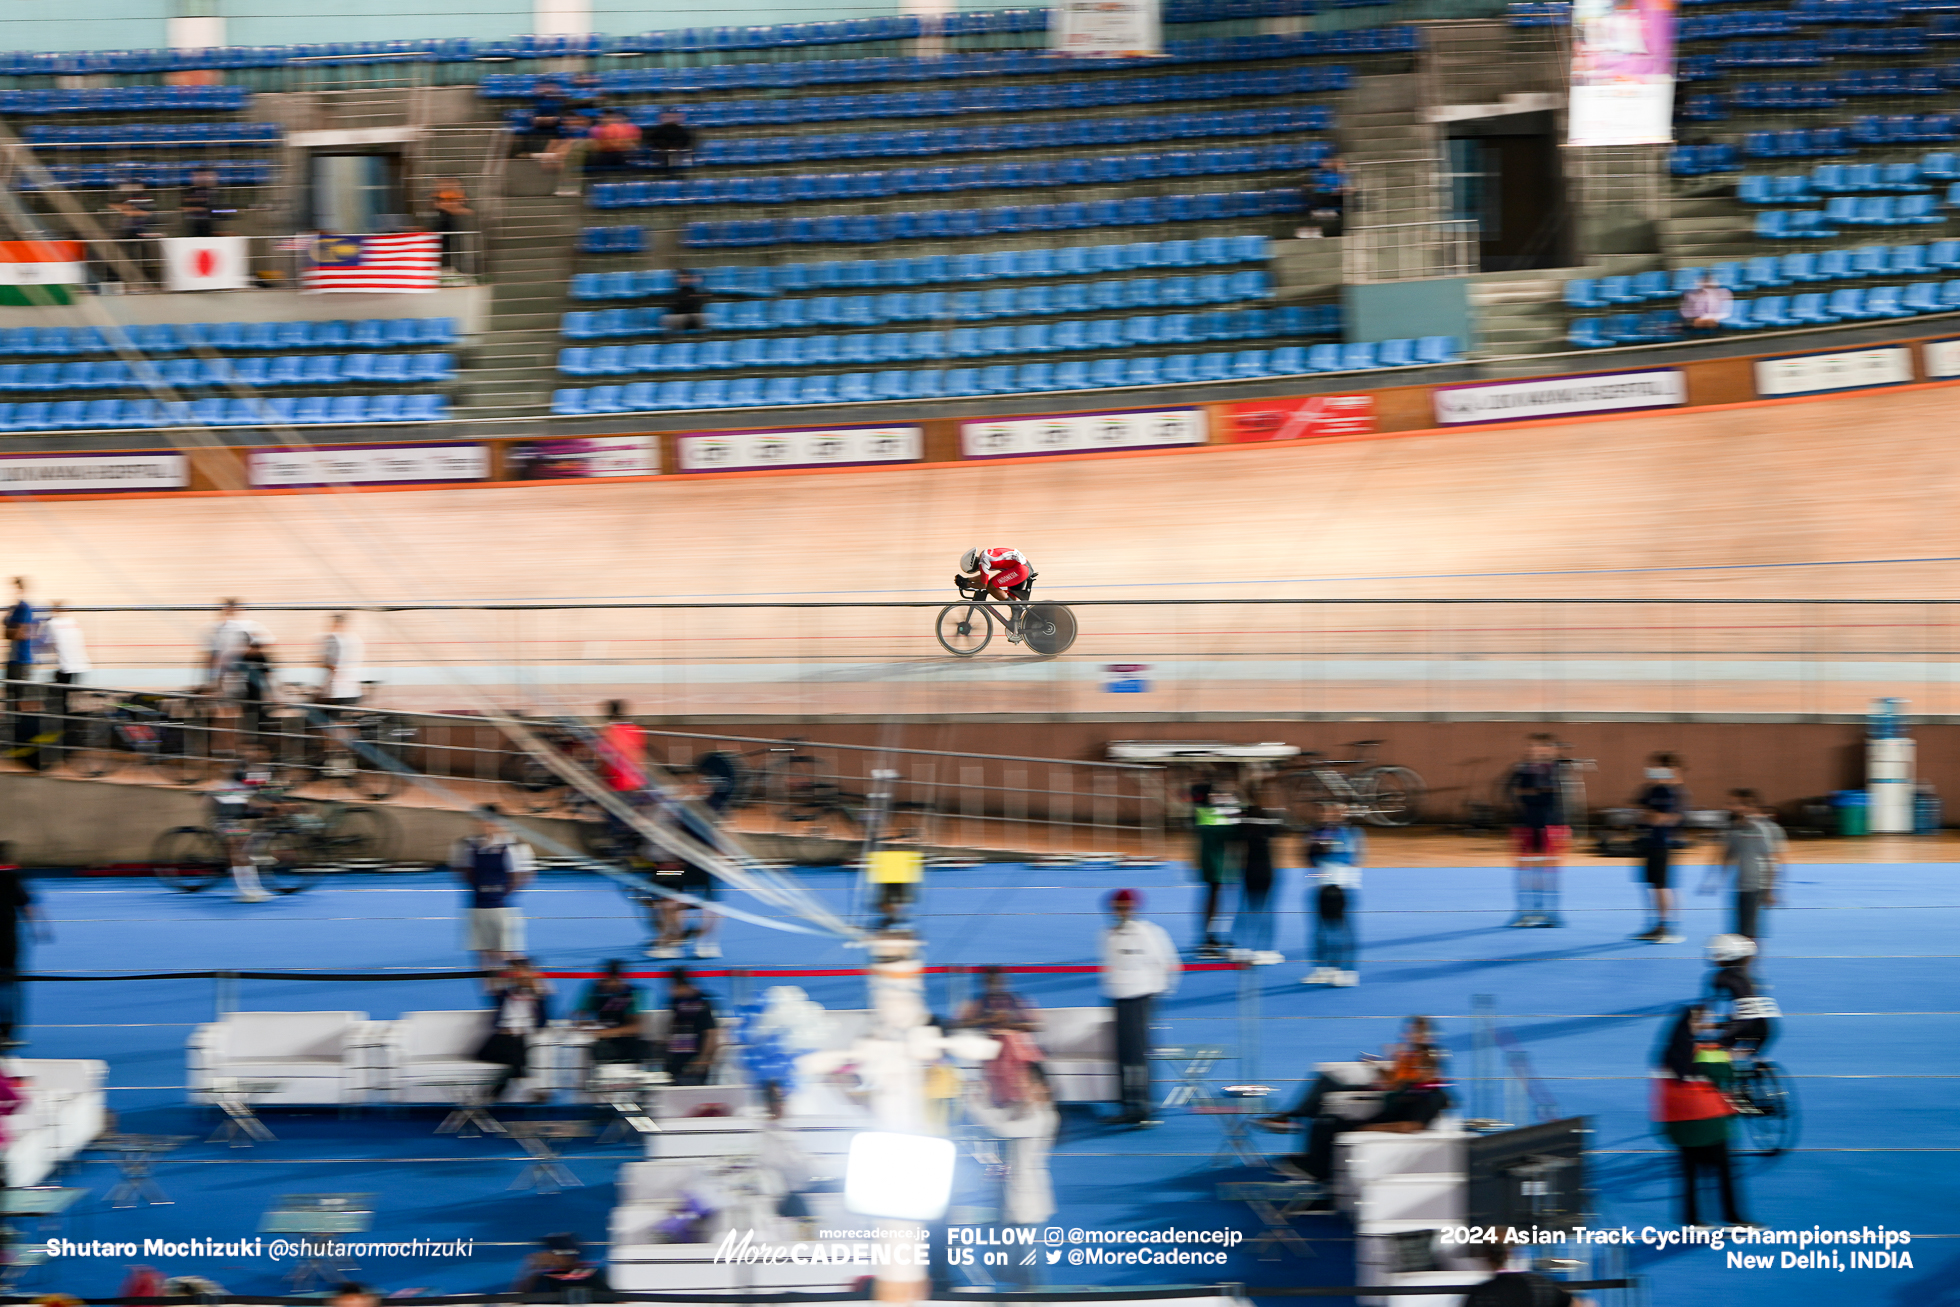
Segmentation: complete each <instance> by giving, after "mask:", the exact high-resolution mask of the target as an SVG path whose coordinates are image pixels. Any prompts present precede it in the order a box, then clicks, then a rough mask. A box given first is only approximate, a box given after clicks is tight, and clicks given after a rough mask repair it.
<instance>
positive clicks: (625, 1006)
mask: <svg viewBox="0 0 1960 1307" xmlns="http://www.w3.org/2000/svg"><path fill="white" fill-rule="evenodd" d="M625 970H626V964H625V963H624V962H622V961H620V960H619V959H618V958H614V959H612V960H611V961H610V962H608V963H606V971H605V974H604V975H602V976H600V977H599V978H598V979H597V980H595V981H593V982H592V983H591V984H589V985H587V986H586V987H585V992H584V993H583V994H581V995H579V1000H578V1007H577V1008H576V1009H574V1011H573V1013H572V1015H574V1016H575V1017H577V1018H578V1019H579V1020H580V1021H582V1022H584V1023H585V1024H586V1025H587V1026H588V1027H589V1028H590V1031H591V1035H592V1064H593V1065H594V1066H597V1065H599V1064H600V1063H601V1062H644V1061H646V1058H647V1042H646V1040H644V1039H642V1038H641V1037H640V987H639V986H638V985H635V984H634V983H633V982H632V981H630V980H628V979H626V977H625V975H624V974H623V973H624V972H625Z"/></svg>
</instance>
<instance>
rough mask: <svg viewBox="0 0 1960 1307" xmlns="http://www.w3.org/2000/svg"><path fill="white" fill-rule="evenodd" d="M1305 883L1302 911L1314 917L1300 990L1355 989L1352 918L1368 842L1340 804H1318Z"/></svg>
mask: <svg viewBox="0 0 1960 1307" xmlns="http://www.w3.org/2000/svg"><path fill="white" fill-rule="evenodd" d="M1306 842H1307V867H1308V869H1309V873H1310V874H1309V877H1308V880H1309V883H1310V884H1312V885H1313V886H1314V888H1313V891H1312V897H1311V899H1310V900H1309V902H1308V904H1307V907H1308V910H1309V911H1311V912H1312V914H1313V964H1314V969H1313V971H1312V972H1310V973H1309V974H1307V975H1304V976H1302V977H1300V983H1301V984H1304V985H1340V986H1347V985H1354V984H1357V983H1359V982H1360V979H1361V976H1360V973H1359V972H1357V971H1356V970H1355V969H1354V953H1355V945H1356V941H1355V936H1354V914H1355V912H1356V910H1357V909H1358V908H1359V907H1360V904H1361V864H1362V862H1363V860H1364V859H1365V858H1366V857H1367V853H1368V841H1367V837H1366V836H1364V835H1363V834H1362V833H1361V830H1360V828H1359V827H1357V826H1355V825H1354V824H1353V823H1352V822H1350V821H1349V820H1348V810H1347V805H1346V804H1345V803H1323V804H1321V805H1320V814H1319V821H1318V822H1317V823H1316V824H1315V825H1314V827H1313V828H1312V829H1311V830H1309V831H1307V832H1306Z"/></svg>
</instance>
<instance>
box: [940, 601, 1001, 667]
mask: <svg viewBox="0 0 1960 1307" xmlns="http://www.w3.org/2000/svg"><path fill="white" fill-rule="evenodd" d="M935 630H936V631H937V633H938V635H939V643H940V644H942V645H944V646H945V647H946V652H947V653H949V654H952V655H953V656H954V657H955V658H971V657H973V655H975V654H977V653H979V652H980V651H981V650H982V649H985V648H986V647H987V641H989V640H991V639H993V638H994V617H993V614H992V613H990V612H988V611H987V605H985V604H947V605H946V606H945V607H944V608H942V609H940V610H939V622H938V624H937V626H936V627H935Z"/></svg>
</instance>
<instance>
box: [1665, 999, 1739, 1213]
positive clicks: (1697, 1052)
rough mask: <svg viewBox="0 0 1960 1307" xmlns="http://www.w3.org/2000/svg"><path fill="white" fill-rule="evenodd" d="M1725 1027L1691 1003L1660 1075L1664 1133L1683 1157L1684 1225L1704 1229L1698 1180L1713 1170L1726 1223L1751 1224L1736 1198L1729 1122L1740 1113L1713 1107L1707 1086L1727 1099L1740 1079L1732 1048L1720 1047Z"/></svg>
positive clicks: (1678, 1024)
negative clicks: (1730, 1049)
mask: <svg viewBox="0 0 1960 1307" xmlns="http://www.w3.org/2000/svg"><path fill="white" fill-rule="evenodd" d="M1721 1033H1722V1032H1721V1025H1720V1023H1719V1022H1716V1021H1714V1020H1712V1019H1711V1018H1710V1016H1709V1013H1708V1010H1707V1009H1706V1008H1704V1007H1702V1006H1701V1005H1700V1004H1692V1005H1690V1006H1688V1007H1685V1008H1683V1009H1682V1010H1681V1014H1680V1016H1678V1017H1677V1018H1676V1019H1675V1022H1674V1028H1673V1030H1672V1031H1670V1032H1669V1034H1668V1039H1667V1043H1666V1044H1665V1045H1663V1046H1662V1049H1661V1059H1660V1067H1659V1068H1658V1073H1657V1077H1656V1087H1657V1091H1658V1093H1657V1098H1656V1112H1655V1115H1656V1117H1657V1118H1658V1124H1659V1126H1660V1131H1659V1133H1661V1134H1664V1135H1666V1136H1667V1140H1668V1142H1669V1143H1671V1144H1673V1145H1674V1148H1675V1151H1676V1152H1677V1153H1679V1155H1680V1158H1681V1223H1682V1224H1683V1225H1700V1224H1701V1216H1700V1211H1699V1208H1698V1206H1697V1203H1696V1193H1695V1190H1696V1188H1697V1182H1698V1181H1699V1179H1700V1176H1701V1173H1702V1172H1704V1171H1709V1172H1713V1173H1714V1175H1715V1179H1716V1182H1717V1184H1718V1185H1719V1187H1720V1189H1721V1195H1722V1219H1723V1221H1724V1222H1725V1223H1726V1224H1728V1225H1749V1224H1751V1222H1750V1221H1749V1219H1748V1218H1747V1217H1745V1216H1743V1215H1742V1207H1741V1204H1740V1202H1739V1201H1738V1200H1737V1197H1736V1189H1735V1166H1734V1163H1733V1161H1732V1160H1731V1158H1730V1156H1729V1133H1730V1121H1731V1119H1732V1118H1733V1117H1734V1115H1735V1113H1734V1111H1733V1109H1728V1108H1727V1106H1726V1104H1725V1103H1713V1104H1711V1103H1710V1098H1711V1095H1710V1094H1709V1092H1708V1089H1707V1086H1713V1088H1714V1089H1715V1090H1716V1091H1717V1092H1718V1093H1719V1094H1720V1095H1721V1096H1722V1097H1723V1098H1726V1096H1727V1094H1728V1091H1729V1086H1730V1085H1731V1084H1732V1083H1734V1079H1735V1075H1734V1071H1733V1069H1732V1068H1731V1067H1730V1065H1729V1054H1728V1050H1727V1049H1726V1048H1724V1047H1723V1046H1722V1043H1721Z"/></svg>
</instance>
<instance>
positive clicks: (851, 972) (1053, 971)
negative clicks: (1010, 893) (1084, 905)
mask: <svg viewBox="0 0 1960 1307" xmlns="http://www.w3.org/2000/svg"><path fill="white" fill-rule="evenodd" d="M684 965H685V964H684V963H683V962H682V961H681V960H680V959H676V960H675V962H674V966H677V967H678V966H684ZM673 969H674V968H673V967H668V968H666V969H665V970H661V971H625V972H621V973H620V974H621V975H623V976H626V977H628V978H631V979H637V980H659V979H662V978H664V977H665V976H666V975H667V972H668V971H672V970H673ZM1184 969H1185V970H1186V971H1237V970H1238V969H1239V964H1238V963H1236V962H1187V963H1185V964H1184ZM686 970H687V974H688V975H690V976H756V977H768V978H770V979H774V978H776V977H780V976H862V975H864V974H866V972H867V971H868V970H869V968H866V967H808V968H803V967H798V968H783V969H775V968H772V969H769V970H764V971H750V970H748V969H746V968H741V967H724V968H722V969H720V970H716V971H703V970H697V969H696V968H693V967H687V968H686ZM980 970H981V968H980V967H927V968H925V974H926V975H928V976H951V975H959V974H962V973H967V974H973V973H978V972H979V971H980ZM1001 970H1002V971H1003V972H1007V973H1010V974H1013V975H1022V976H1027V975H1094V974H1096V973H1097V972H1100V971H1101V970H1102V968H1101V967H1099V966H1055V967H1002V968H1001ZM538 974H539V975H540V976H544V977H545V978H547V979H550V980H597V979H599V977H601V976H603V975H605V974H606V973H605V972H603V971H540V972H539V973H538Z"/></svg>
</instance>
